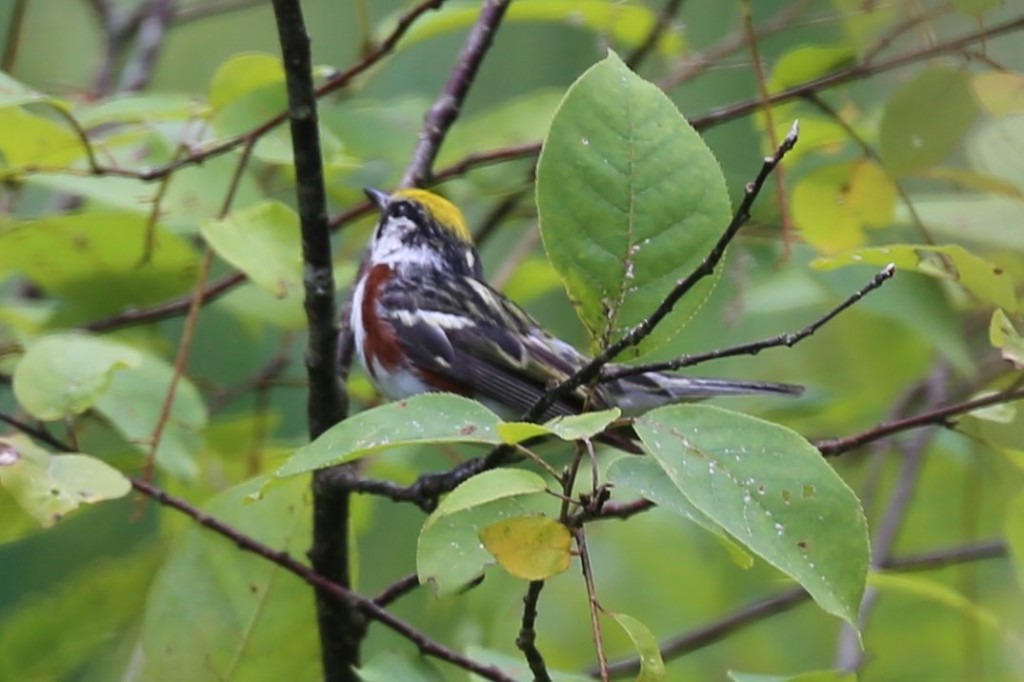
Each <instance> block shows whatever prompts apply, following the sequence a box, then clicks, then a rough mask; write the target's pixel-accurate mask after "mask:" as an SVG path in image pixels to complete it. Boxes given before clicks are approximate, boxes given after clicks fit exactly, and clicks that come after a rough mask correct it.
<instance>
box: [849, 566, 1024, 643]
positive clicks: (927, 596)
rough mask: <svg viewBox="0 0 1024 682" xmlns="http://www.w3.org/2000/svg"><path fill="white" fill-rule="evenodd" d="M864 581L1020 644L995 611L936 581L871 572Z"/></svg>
mask: <svg viewBox="0 0 1024 682" xmlns="http://www.w3.org/2000/svg"><path fill="white" fill-rule="evenodd" d="M868 584H869V585H871V586H872V587H874V588H876V589H878V590H881V591H882V592H898V593H901V594H905V595H908V596H912V597H917V598H919V599H924V600H926V601H930V602H934V603H936V604H940V605H942V606H946V607H948V608H950V609H952V610H954V611H957V612H959V613H961V614H962V615H964V616H966V617H967V618H969V619H970V620H972V621H974V622H975V623H977V624H978V625H981V626H983V627H985V628H987V629H989V630H991V631H992V632H994V633H996V634H997V635H1001V636H1002V637H1003V639H1005V640H1006V641H1007V642H1008V643H1009V644H1010V645H1011V646H1013V647H1014V648H1015V649H1016V650H1018V651H1019V650H1020V649H1021V647H1024V640H1022V639H1021V638H1020V636H1018V635H1017V633H1015V632H1014V631H1013V630H1011V629H1010V627H1009V626H1008V625H1007V624H1006V623H1004V622H1003V621H1002V619H1001V618H1000V617H999V616H998V614H996V613H995V612H994V611H991V610H989V609H987V608H985V607H983V606H981V605H980V604H978V603H976V602H974V601H971V600H970V599H968V598H967V597H965V596H963V595H962V594H960V593H959V592H957V591H956V590H953V589H952V588H950V587H948V586H946V585H943V584H942V583H940V582H936V581H934V580H929V579H928V578H922V577H920V576H916V575H899V574H894V573H872V574H871V575H869V576H868Z"/></svg>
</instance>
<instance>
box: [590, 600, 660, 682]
mask: <svg viewBox="0 0 1024 682" xmlns="http://www.w3.org/2000/svg"><path fill="white" fill-rule="evenodd" d="M605 615H607V616H608V617H609V618H611V619H612V620H614V621H615V622H616V623H618V624H619V627H621V628H622V629H623V630H625V631H626V634H627V635H629V638H630V639H631V640H632V641H633V646H634V647H635V648H636V653H637V657H638V658H639V659H640V674H638V675H637V676H636V682H658V681H659V680H664V679H666V677H665V661H663V660H662V658H661V647H660V645H659V644H658V640H657V639H656V638H655V636H654V634H653V633H652V632H651V630H650V628H648V627H647V626H646V625H644V624H643V623H641V622H640V621H638V620H637V619H636V618H634V617H633V616H628V615H626V614H625V613H614V612H612V611H605Z"/></svg>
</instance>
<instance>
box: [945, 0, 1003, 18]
mask: <svg viewBox="0 0 1024 682" xmlns="http://www.w3.org/2000/svg"><path fill="white" fill-rule="evenodd" d="M1000 4H1001V3H1000V0H953V7H956V8H957V9H958V10H960V11H961V12H963V13H964V14H970V15H972V16H981V15H982V14H984V13H985V12H987V11H989V10H990V9H994V8H996V7H999V5H1000Z"/></svg>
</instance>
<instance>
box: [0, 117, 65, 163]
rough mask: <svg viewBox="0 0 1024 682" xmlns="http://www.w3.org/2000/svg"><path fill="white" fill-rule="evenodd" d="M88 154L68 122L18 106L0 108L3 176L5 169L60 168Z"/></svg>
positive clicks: (0, 153)
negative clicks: (62, 122) (63, 122)
mask: <svg viewBox="0 0 1024 682" xmlns="http://www.w3.org/2000/svg"><path fill="white" fill-rule="evenodd" d="M83 156H85V148H84V147H83V146H82V141H81V139H79V137H78V135H76V134H75V133H74V132H72V131H71V130H70V129H69V128H68V127H67V126H66V125H62V124H61V123H58V122H56V121H53V120H51V119H49V118H46V117H43V116H38V115H36V114H32V113H29V112H27V111H25V110H24V109H20V108H18V107H8V108H0V177H2V176H4V175H6V174H7V173H5V172H4V171H3V169H4V168H17V169H20V168H22V167H31V168H37V167H47V168H60V167H64V166H67V165H68V164H70V163H71V162H72V161H75V160H77V159H80V158H82V157H83Z"/></svg>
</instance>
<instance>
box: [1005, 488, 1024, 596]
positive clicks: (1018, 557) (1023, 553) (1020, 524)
mask: <svg viewBox="0 0 1024 682" xmlns="http://www.w3.org/2000/svg"><path fill="white" fill-rule="evenodd" d="M1004 528H1005V529H1006V544H1007V545H1008V546H1009V548H1010V558H1011V559H1013V567H1014V569H1015V570H1016V572H1017V582H1018V583H1019V584H1020V586H1021V588H1024V493H1020V494H1018V495H1016V496H1015V497H1014V498H1013V499H1012V500H1010V503H1009V505H1008V506H1007V508H1006V519H1005V521H1004Z"/></svg>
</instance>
